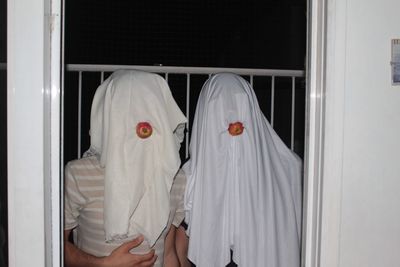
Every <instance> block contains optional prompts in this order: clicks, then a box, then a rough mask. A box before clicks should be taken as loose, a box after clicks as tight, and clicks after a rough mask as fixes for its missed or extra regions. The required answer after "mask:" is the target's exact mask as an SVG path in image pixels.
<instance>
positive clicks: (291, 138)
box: [290, 76, 296, 150]
mask: <svg viewBox="0 0 400 267" xmlns="http://www.w3.org/2000/svg"><path fill="white" fill-rule="evenodd" d="M295 88H296V77H294V76H292V124H291V126H290V130H291V133H290V149H291V150H293V149H294V119H295V104H296V90H295Z"/></svg>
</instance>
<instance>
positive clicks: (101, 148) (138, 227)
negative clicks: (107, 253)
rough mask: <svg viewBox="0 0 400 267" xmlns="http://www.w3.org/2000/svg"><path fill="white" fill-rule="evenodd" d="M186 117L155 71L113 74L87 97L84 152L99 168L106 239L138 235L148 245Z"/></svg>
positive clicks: (165, 208)
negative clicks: (86, 146) (87, 147)
mask: <svg viewBox="0 0 400 267" xmlns="http://www.w3.org/2000/svg"><path fill="white" fill-rule="evenodd" d="M185 123H186V118H185V116H184V115H183V113H182V112H181V110H180V109H179V107H178V106H177V104H176V103H175V100H174V99H173V97H172V94H171V92H170V89H169V87H168V84H167V83H166V81H165V80H164V79H163V78H162V77H161V76H159V75H157V74H152V73H147V72H142V71H136V70H129V71H128V70H121V71H117V72H115V73H113V74H112V75H111V76H110V77H109V78H108V79H107V80H106V81H104V82H103V83H102V84H101V85H100V86H99V88H98V89H97V91H96V94H95V96H94V99H93V104H92V112H91V124H90V137H91V147H90V150H89V152H90V153H94V154H97V155H98V156H99V160H100V163H101V166H102V167H104V168H105V188H104V227H105V233H106V239H107V241H108V242H112V241H114V240H125V239H131V238H132V237H134V236H136V235H138V234H143V235H144V237H145V239H146V241H147V242H148V243H149V244H150V246H152V245H153V244H154V243H155V241H156V240H157V238H158V237H159V235H160V234H161V232H162V231H163V229H164V228H165V226H166V224H167V220H168V215H169V193H170V189H171V185H172V182H173V178H174V176H175V174H176V173H177V171H178V168H179V166H180V156H179V148H180V143H181V142H182V140H183V137H184V133H183V131H184V127H185V125H184V124H185Z"/></svg>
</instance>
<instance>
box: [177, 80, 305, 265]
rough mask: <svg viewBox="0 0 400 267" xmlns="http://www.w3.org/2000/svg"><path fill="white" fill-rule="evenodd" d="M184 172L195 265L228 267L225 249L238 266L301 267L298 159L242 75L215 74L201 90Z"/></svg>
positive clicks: (189, 255) (187, 217)
mask: <svg viewBox="0 0 400 267" xmlns="http://www.w3.org/2000/svg"><path fill="white" fill-rule="evenodd" d="M230 125H231V128H232V126H234V127H236V130H238V131H236V132H234V133H236V134H230V131H229V128H230ZM241 126H243V127H244V128H242V127H241ZM242 130H243V132H241V131H242ZM183 169H184V171H185V174H186V175H187V180H188V182H187V187H186V193H185V209H186V222H187V223H188V225H189V226H188V230H187V233H188V235H189V253H188V257H189V259H190V260H191V261H192V262H193V263H195V264H196V266H197V267H213V266H216V267H221V266H226V265H227V264H228V263H229V262H230V258H231V255H230V250H233V260H234V261H235V262H236V263H237V264H238V265H239V266H244V267H247V266H254V267H256V266H259V267H269V266H273V267H299V266H300V232H301V229H300V225H301V183H302V182H301V169H302V167H301V161H300V159H299V158H298V157H297V156H296V155H295V154H294V153H293V152H292V151H290V150H289V149H288V148H287V147H286V145H285V144H284V143H283V142H282V141H281V139H280V138H279V137H278V135H277V134H276V133H275V131H274V130H273V129H272V127H271V126H270V125H269V123H268V121H267V119H266V118H265V116H264V115H263V114H262V112H261V110H260V108H259V105H258V102H257V99H256V96H255V94H254V91H253V89H252V88H251V86H250V85H249V83H248V82H246V81H245V80H244V79H243V78H242V77H240V76H238V75H234V74H229V73H223V74H216V75H214V76H212V77H211V78H209V79H208V80H207V82H206V83H205V85H204V86H203V89H202V91H201V93H200V97H199V100H198V103H197V108H196V113H195V118H194V122H193V127H192V134H191V142H190V160H189V161H188V162H187V163H186V164H185V165H184V167H183Z"/></svg>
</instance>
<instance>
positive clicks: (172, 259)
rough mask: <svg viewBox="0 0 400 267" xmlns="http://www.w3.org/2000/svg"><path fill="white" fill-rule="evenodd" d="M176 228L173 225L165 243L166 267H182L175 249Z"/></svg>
mask: <svg viewBox="0 0 400 267" xmlns="http://www.w3.org/2000/svg"><path fill="white" fill-rule="evenodd" d="M175 231H176V228H175V226H173V225H171V228H170V230H169V231H168V234H167V236H166V238H165V243H164V267H180V263H179V259H178V255H177V253H176V249H175Z"/></svg>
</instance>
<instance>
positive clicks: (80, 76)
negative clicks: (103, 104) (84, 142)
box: [77, 71, 82, 159]
mask: <svg viewBox="0 0 400 267" xmlns="http://www.w3.org/2000/svg"><path fill="white" fill-rule="evenodd" d="M81 115H82V71H80V72H79V85H78V151H77V153H78V159H80V158H81V131H82V129H81V123H82V119H81Z"/></svg>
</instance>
